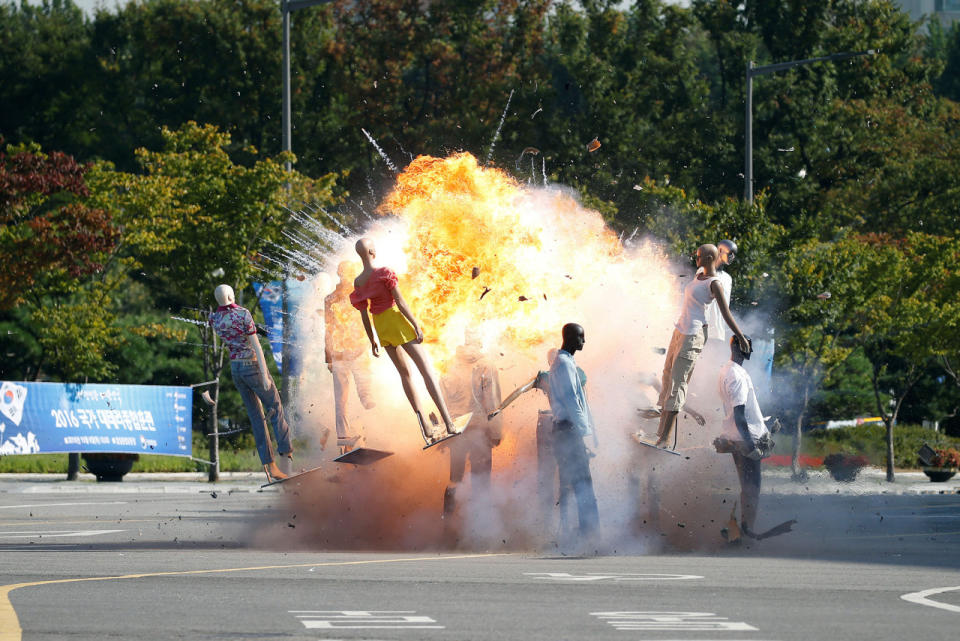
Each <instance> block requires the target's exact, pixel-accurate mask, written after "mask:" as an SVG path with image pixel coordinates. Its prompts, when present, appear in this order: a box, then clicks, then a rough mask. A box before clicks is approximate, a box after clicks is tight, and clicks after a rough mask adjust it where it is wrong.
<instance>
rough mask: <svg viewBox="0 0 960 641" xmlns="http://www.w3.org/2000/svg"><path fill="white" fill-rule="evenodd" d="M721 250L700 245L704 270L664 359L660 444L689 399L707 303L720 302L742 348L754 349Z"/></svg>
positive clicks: (690, 291) (700, 264) (688, 293)
mask: <svg viewBox="0 0 960 641" xmlns="http://www.w3.org/2000/svg"><path fill="white" fill-rule="evenodd" d="M717 253H718V252H717V247H716V246H715V245H701V246H700V247H699V248H698V249H697V267H698V268H700V269H702V270H703V271H702V272H701V271H699V270H698V272H697V276H696V278H695V279H694V280H693V282H691V283H690V284H689V285H687V288H688V289H687V291H685V292H684V304H683V310H682V312H681V314H680V319H679V320H678V321H677V324H676V326H675V328H674V332H673V339H672V340H671V341H670V349H669V350H668V352H667V359H666V362H665V363H664V367H663V377H662V390H661V395H660V426H659V429H658V430H657V443H656V445H657V447H664V446H665V445H666V444H667V442H668V440H669V438H670V434H671V432H672V431H673V429H674V427H676V423H677V415H678V414H679V413H680V410H681V409H682V408H683V404H684V402H685V400H686V391H687V389H686V388H687V383H688V382H689V381H690V376H691V375H692V374H693V368H694V366H695V365H696V361H697V358H698V357H699V355H700V351H701V350H702V349H703V344H704V342H705V338H706V315H705V314H706V307H707V305H709V304H711V303H712V302H714V301H715V302H716V305H717V308H718V309H719V311H720V316H721V317H722V318H723V320H724V321H725V322H726V323H727V325H728V326H729V327H730V330H731V331H732V332H733V335H734V336H736V338H737V341H738V342H739V343H740V346H741V349H742V350H743V352H744V353H745V354H749V353H750V345H749V343H748V342H747V339H746V338H745V337H744V335H743V332H742V331H740V327H739V326H738V325H737V322H736V321H735V320H734V319H733V316H732V315H731V314H730V308H729V306H728V304H727V299H726V296H725V295H724V291H723V286H722V285H721V283H720V280H719V279H718V278H717V271H716V261H717ZM690 288H693V289H690Z"/></svg>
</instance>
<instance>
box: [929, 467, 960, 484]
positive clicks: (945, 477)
mask: <svg viewBox="0 0 960 641" xmlns="http://www.w3.org/2000/svg"><path fill="white" fill-rule="evenodd" d="M923 473H924V474H926V475H927V477H928V478H929V479H930V480H931V481H933V482H934V483H943V482H944V481H949V480H950V479H952V478H953V475H954V474H956V473H957V471H956V470H953V469H950V468H946V467H925V468H923Z"/></svg>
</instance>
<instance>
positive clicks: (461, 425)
mask: <svg viewBox="0 0 960 641" xmlns="http://www.w3.org/2000/svg"><path fill="white" fill-rule="evenodd" d="M471 418H473V412H467V413H466V414H463V415H461V416H458V417H457V418H455V419H453V429H454V433H453V434H450V433H447V432H444V435H443V436H441V437H440V438H438V439H437V440H435V441H430V442H429V443H427V444H426V445H424V446H423V449H427V448H430V447H433V446H434V445H437V444H439V443H443V442H444V441H446V440H447V439H451V438H453V437H454V436H460V435H461V434H463V431H464V430H465V429H467V424H468V423H469V422H470V419H471Z"/></svg>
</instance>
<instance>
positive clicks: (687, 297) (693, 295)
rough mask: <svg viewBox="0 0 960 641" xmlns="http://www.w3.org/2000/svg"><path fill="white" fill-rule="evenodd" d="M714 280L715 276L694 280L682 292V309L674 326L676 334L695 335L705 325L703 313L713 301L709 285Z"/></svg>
mask: <svg viewBox="0 0 960 641" xmlns="http://www.w3.org/2000/svg"><path fill="white" fill-rule="evenodd" d="M715 280H717V277H716V276H711V277H710V278H704V279H703V280H699V279H697V278H694V279H693V282H691V283H690V284H689V285H687V287H686V289H684V290H683V309H682V310H681V312H680V320H678V321H677V324H676V328H677V331H678V332H680V333H681V334H688V335H689V334H696V333H698V332H699V331H700V328H701V327H703V326H704V325H705V324H706V322H707V318H706V316H705V315H704V312H705V310H706V308H707V305H709V304H710V302H711V301H712V300H713V292H711V291H710V285H711V284H712V283H713V281H715Z"/></svg>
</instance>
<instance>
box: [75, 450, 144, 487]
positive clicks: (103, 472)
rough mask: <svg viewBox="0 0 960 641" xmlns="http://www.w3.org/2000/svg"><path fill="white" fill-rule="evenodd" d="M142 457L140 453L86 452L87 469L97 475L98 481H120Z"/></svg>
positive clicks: (84, 456) (84, 458)
mask: <svg viewBox="0 0 960 641" xmlns="http://www.w3.org/2000/svg"><path fill="white" fill-rule="evenodd" d="M139 458H140V456H139V455H138V454H84V455H83V460H84V461H86V463H87V465H86V467H87V470H89V471H90V473H91V474H93V475H94V476H96V477H97V481H105V482H113V483H119V482H120V481H123V475H124V474H126V473H127V472H129V471H130V470H131V469H133V464H134V463H136V462H137V460H138V459H139Z"/></svg>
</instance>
